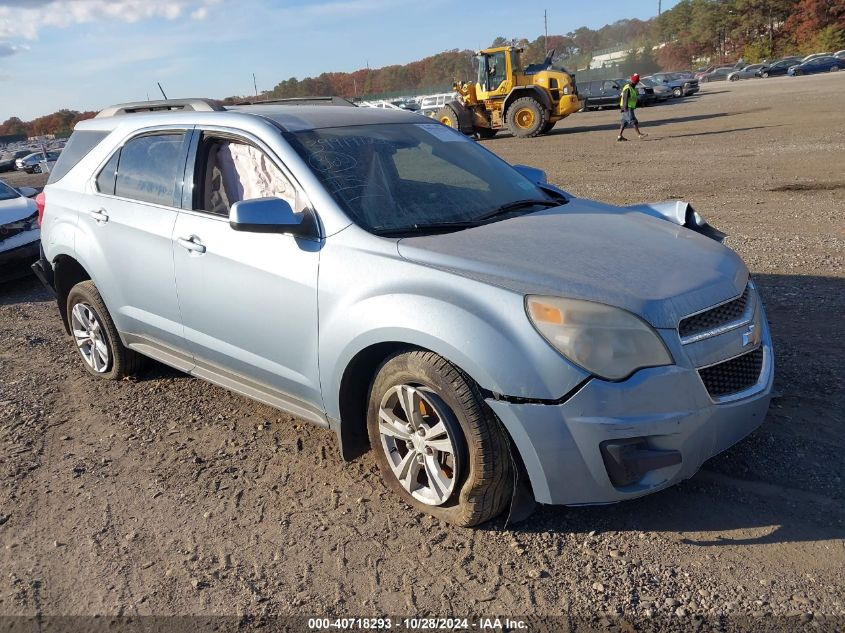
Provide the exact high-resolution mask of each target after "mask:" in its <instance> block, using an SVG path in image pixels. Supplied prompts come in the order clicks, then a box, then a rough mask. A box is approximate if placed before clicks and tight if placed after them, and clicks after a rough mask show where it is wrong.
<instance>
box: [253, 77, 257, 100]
mask: <svg viewBox="0 0 845 633" xmlns="http://www.w3.org/2000/svg"><path fill="white" fill-rule="evenodd" d="M252 87H253V88H255V98H256V99H258V83H257V82H256V81H255V73H252Z"/></svg>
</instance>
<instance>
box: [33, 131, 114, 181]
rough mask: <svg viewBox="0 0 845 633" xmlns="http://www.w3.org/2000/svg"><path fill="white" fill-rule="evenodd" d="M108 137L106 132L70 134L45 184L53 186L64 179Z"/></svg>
mask: <svg viewBox="0 0 845 633" xmlns="http://www.w3.org/2000/svg"><path fill="white" fill-rule="evenodd" d="M108 135H109V133H108V132H101V131H99V130H90V131H89V130H79V131H77V132H74V133H73V134H71V135H70V138H69V139H68V142H67V144H66V145H65V148H64V150H63V151H62V153H61V154H60V155H59V158H58V160H57V161H56V164H55V165H53V168H52V169H51V170H50V178H49V179H48V180H47V184H48V185H50V184H53V183H54V182H58V181H59V180H61V179H62V178H64V177H65V175H66V174H67V173H68V172H69V171H70V170H71V169H73V168H74V167H75V166H76V164H77V163H78V162H79V161H81V160H82V159H83V158H85V157H86V156H87V155H88V152H90V151H91V150H92V149H94V148H95V147H97V145H99V143H100V141H102V140H103V139H104V138H106V137H107V136H108Z"/></svg>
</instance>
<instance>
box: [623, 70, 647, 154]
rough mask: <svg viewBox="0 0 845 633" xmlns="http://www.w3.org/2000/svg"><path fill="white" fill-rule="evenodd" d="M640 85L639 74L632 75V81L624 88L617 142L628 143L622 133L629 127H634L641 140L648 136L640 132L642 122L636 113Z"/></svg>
mask: <svg viewBox="0 0 845 633" xmlns="http://www.w3.org/2000/svg"><path fill="white" fill-rule="evenodd" d="M638 83H640V76H639V75H638V74H637V73H634V74H633V75H631V81H629V82H628V83H626V84H625V87H624V88H622V92H621V93H620V98H619V107H620V108H622V125H621V126H620V127H619V136H617V137H616V140H617V141H627V140H628V139H626V138H625V137H624V136H622V132H624V131H625V128H626V127H628V126H629V125H631V126H633V127H634V129H635V130H636V131H637V134H638V135H639V137H640V138H645V137H646V136H648V134H643V133H642V132H640V122H639V121H637V115H636V114H635V113H634V111H635V110H636V109H637V84H638Z"/></svg>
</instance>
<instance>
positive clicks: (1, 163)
mask: <svg viewBox="0 0 845 633" xmlns="http://www.w3.org/2000/svg"><path fill="white" fill-rule="evenodd" d="M31 153H32V150H31V149H19V150H18V151H16V152H7V153H5V154H3V155H2V156H0V172H3V171H14V169H15V161H16V160H17V159H18V158H23V157H24V156H29V155H30V154H31Z"/></svg>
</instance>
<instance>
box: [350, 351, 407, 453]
mask: <svg viewBox="0 0 845 633" xmlns="http://www.w3.org/2000/svg"><path fill="white" fill-rule="evenodd" d="M411 349H416V348H414V347H413V346H411V345H408V344H407V343H398V342H386V343H377V344H375V345H371V346H370V347H366V348H364V349H362V350H361V351H360V352H358V353H357V354H356V355H355V356H354V357H353V358H352V360H351V361H349V364H348V365H347V366H346V369H345V370H344V371H343V377H342V378H341V379H340V393H339V397H338V402H339V405H340V406H339V408H340V436H339V439H340V452H341V455H342V457H343V459H345V460H347V461H349V460H353V459H355V458H356V457H360V456H361V455H363V454H364V453H366V452H367V451H368V450H369V449H370V440H369V437H368V436H367V398H368V396H369V393H370V385H371V384H372V382H373V378H375V376H376V371H377V370H378V368H379V366H381V364H382V363H383V362H384V361H385V360H387V359H388V358H389V357H391V356H393V355H394V354H396V352H399V351H405V350H411Z"/></svg>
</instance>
